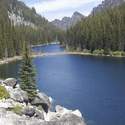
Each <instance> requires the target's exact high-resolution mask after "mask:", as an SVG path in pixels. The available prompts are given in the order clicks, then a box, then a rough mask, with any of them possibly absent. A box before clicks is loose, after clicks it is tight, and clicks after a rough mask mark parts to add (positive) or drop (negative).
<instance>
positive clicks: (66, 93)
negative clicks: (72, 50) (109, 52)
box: [0, 45, 125, 125]
mask: <svg viewBox="0 0 125 125" xmlns="http://www.w3.org/2000/svg"><path fill="white" fill-rule="evenodd" d="M45 48H46V49H45ZM45 48H44V47H39V48H35V51H41V49H43V50H44V51H47V52H55V51H54V50H56V52H58V51H63V49H62V48H60V47H59V45H50V46H46V47H45ZM43 50H42V51H43ZM33 63H34V65H35V67H36V71H37V82H38V87H39V89H40V90H41V91H44V92H45V93H47V94H48V95H50V96H52V97H53V99H54V104H61V105H63V106H64V107H67V108H69V109H79V110H80V111H81V112H82V114H83V116H84V118H85V120H86V122H87V124H88V125H125V58H111V57H93V56H80V55H61V56H47V57H37V58H35V59H33ZM19 64H20V62H19V61H17V62H13V63H10V64H6V65H2V66H0V77H4V78H5V77H18V76H17V72H18V69H19Z"/></svg>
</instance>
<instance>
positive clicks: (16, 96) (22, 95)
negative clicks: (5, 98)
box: [6, 87, 28, 103]
mask: <svg viewBox="0 0 125 125" xmlns="http://www.w3.org/2000/svg"><path fill="white" fill-rule="evenodd" d="M6 89H7V90H8V92H9V94H10V98H11V99H13V100H15V101H17V102H20V103H23V102H28V95H27V93H26V92H25V91H23V90H22V89H20V88H15V89H13V88H11V87H6Z"/></svg>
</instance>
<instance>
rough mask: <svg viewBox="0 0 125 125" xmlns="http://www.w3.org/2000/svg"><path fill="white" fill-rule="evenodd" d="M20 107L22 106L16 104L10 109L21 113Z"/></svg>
mask: <svg viewBox="0 0 125 125" xmlns="http://www.w3.org/2000/svg"><path fill="white" fill-rule="evenodd" d="M22 109H23V107H22V106H20V105H16V106H15V107H13V108H12V110H11V111H13V112H14V113H16V114H18V115H21V114H22Z"/></svg>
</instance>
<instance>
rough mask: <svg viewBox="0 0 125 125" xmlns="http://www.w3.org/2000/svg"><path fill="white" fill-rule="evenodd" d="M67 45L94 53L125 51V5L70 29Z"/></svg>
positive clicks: (106, 11)
mask: <svg viewBox="0 0 125 125" xmlns="http://www.w3.org/2000/svg"><path fill="white" fill-rule="evenodd" d="M66 45H67V46H68V47H69V48H70V49H72V50H76V49H77V50H80V51H83V50H84V51H91V52H92V53H93V52H99V53H103V54H110V52H111V51H122V52H123V51H125V4H123V5H121V6H118V7H115V8H109V9H106V10H104V11H102V12H100V13H97V14H94V15H91V16H89V17H87V18H86V19H84V20H83V21H81V22H80V23H78V24H77V25H75V26H74V27H72V28H70V29H69V30H68V31H67V42H66ZM122 52H121V54H123V53H122Z"/></svg>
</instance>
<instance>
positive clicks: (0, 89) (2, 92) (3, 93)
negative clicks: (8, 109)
mask: <svg viewBox="0 0 125 125" xmlns="http://www.w3.org/2000/svg"><path fill="white" fill-rule="evenodd" d="M9 97H10V95H9V93H8V92H7V90H6V88H5V87H4V86H1V85H0V99H4V98H5V99H7V98H9Z"/></svg>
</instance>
